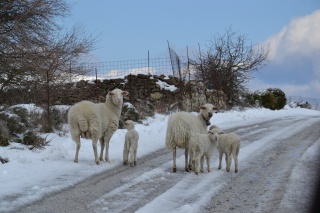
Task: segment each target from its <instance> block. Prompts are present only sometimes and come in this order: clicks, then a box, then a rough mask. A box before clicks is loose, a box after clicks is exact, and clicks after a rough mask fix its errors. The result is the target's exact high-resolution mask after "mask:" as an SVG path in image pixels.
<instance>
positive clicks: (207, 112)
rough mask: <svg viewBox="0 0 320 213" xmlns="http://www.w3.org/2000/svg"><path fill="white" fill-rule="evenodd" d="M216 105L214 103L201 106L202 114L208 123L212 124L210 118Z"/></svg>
mask: <svg viewBox="0 0 320 213" xmlns="http://www.w3.org/2000/svg"><path fill="white" fill-rule="evenodd" d="M214 108H215V107H214V106H213V105H212V104H205V105H203V106H202V107H200V114H201V115H202V117H203V118H204V119H205V120H206V122H207V125H210V124H211V123H210V118H211V117H212V115H213V110H214Z"/></svg>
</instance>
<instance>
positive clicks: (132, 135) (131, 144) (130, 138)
mask: <svg viewBox="0 0 320 213" xmlns="http://www.w3.org/2000/svg"><path fill="white" fill-rule="evenodd" d="M124 126H125V128H126V129H127V130H128V132H127V133H126V135H125V143H124V148H123V163H124V164H128V156H129V154H130V160H129V163H130V166H135V165H137V148H138V140H139V134H138V132H137V130H135V129H134V123H133V121H132V120H127V121H126V122H125V123H124Z"/></svg>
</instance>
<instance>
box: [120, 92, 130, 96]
mask: <svg viewBox="0 0 320 213" xmlns="http://www.w3.org/2000/svg"><path fill="white" fill-rule="evenodd" d="M121 94H122V95H123V96H127V95H129V92H128V91H122V93H121Z"/></svg>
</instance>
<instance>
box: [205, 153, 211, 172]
mask: <svg viewBox="0 0 320 213" xmlns="http://www.w3.org/2000/svg"><path fill="white" fill-rule="evenodd" d="M206 157H207V167H208V172H210V171H211V169H210V155H208V156H206Z"/></svg>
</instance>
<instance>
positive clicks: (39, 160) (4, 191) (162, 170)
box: [0, 104, 320, 213]
mask: <svg viewBox="0 0 320 213" xmlns="http://www.w3.org/2000/svg"><path fill="white" fill-rule="evenodd" d="M20 106H22V107H26V108H27V109H28V110H30V111H33V110H39V109H37V107H36V106H35V105H33V104H31V105H20ZM66 107H68V106H66ZM66 109H67V108H66ZM287 116H289V117H291V118H293V119H297V120H301V118H303V119H304V123H303V124H302V125H301V123H299V122H297V123H296V124H295V125H296V126H295V127H294V128H293V126H290V127H283V128H279V129H278V130H277V131H275V132H270V134H269V135H268V136H267V137H263V138H261V140H258V141H254V142H250V144H249V145H247V146H243V147H242V148H241V150H240V153H239V172H240V173H241V171H245V168H246V167H249V166H250V165H251V163H250V159H251V157H250V156H253V153H255V152H257V150H258V149H260V148H261V147H264V149H266V147H269V146H274V145H275V144H277V143H276V141H280V142H281V140H275V138H279V134H280V135H282V134H286V136H288V137H289V135H294V134H297V133H298V132H300V131H301V128H303V127H306V126H309V125H314V123H316V122H318V120H319V116H320V112H319V111H316V110H308V109H302V108H290V107H288V106H286V107H285V109H282V110H276V111H272V110H269V109H265V108H252V109H247V110H241V111H237V110H230V111H227V112H224V113H217V114H215V115H214V116H213V117H212V118H211V122H212V123H213V122H214V124H216V125H218V126H219V127H220V128H222V129H224V130H226V129H229V128H233V127H238V126H246V125H252V124H255V123H258V122H261V121H269V120H273V119H279V118H281V119H282V120H285V119H286V117H287ZM167 122H168V115H160V114H156V115H155V116H154V117H152V118H151V117H149V118H147V119H146V120H143V122H142V123H141V124H136V125H135V129H136V130H137V131H138V132H139V142H138V143H139V146H138V152H137V164H139V158H141V157H143V156H145V155H148V154H150V153H152V152H154V151H157V150H160V149H163V148H165V143H164V141H165V132H166V126H167ZM126 131H127V130H125V129H118V130H117V131H116V132H115V134H114V135H113V136H112V138H111V140H110V148H109V156H110V160H111V163H101V164H100V165H96V163H95V162H94V156H93V151H92V143H91V141H90V140H84V139H82V140H81V148H80V152H79V162H78V163H74V162H73V158H74V154H75V150H76V145H75V143H74V142H73V141H72V139H71V137H70V134H69V132H68V127H67V126H66V133H65V135H63V134H60V135H59V134H53V133H50V134H49V135H48V139H49V140H51V142H50V145H49V146H46V147H45V149H42V150H35V151H30V150H29V149H27V148H26V147H25V146H23V145H21V144H19V143H10V145H9V146H8V147H0V156H1V157H3V158H8V159H9V163H5V164H0V183H5V184H1V190H0V212H7V211H12V210H14V209H15V208H17V207H19V206H22V205H25V204H27V203H30V202H33V201H35V200H38V199H40V198H41V197H43V196H45V195H48V194H50V193H52V192H56V191H59V190H62V189H65V188H67V187H69V186H74V185H75V184H76V183H79V182H81V181H82V180H84V179H86V178H88V177H90V176H92V175H94V174H99V173H101V172H104V171H107V170H110V169H113V168H115V167H117V166H120V165H122V160H123V159H122V154H123V144H124V136H125V133H126ZM121 141H122V142H121ZM270 141H272V143H270ZM150 142H152V143H150ZM243 143H245V141H243ZM319 148H320V140H319V139H318V140H317V141H314V144H313V145H312V146H310V147H309V148H308V149H306V150H305V153H304V154H303V155H302V156H300V158H299V159H298V158H297V159H296V160H297V161H296V162H297V164H296V167H294V169H293V172H292V173H291V176H290V180H292V179H294V180H295V179H301V178H302V177H301V174H302V173H301V171H307V169H308V168H309V166H308V165H310V164H309V163H310V161H314V159H315V157H317V156H318V155H319V151H318V150H319ZM98 150H100V144H99V143H98ZM179 150H182V149H179ZM211 159H212V161H213V162H212V164H211V167H212V169H213V170H214V171H212V173H210V174H206V173H205V174H202V175H201V174H200V175H199V176H200V178H201V180H202V181H198V179H195V175H194V174H193V173H188V174H186V175H185V178H183V179H182V180H181V181H180V182H179V183H178V184H176V185H174V186H172V188H170V189H169V190H167V191H166V192H164V193H163V194H161V195H160V196H159V197H158V198H156V199H154V200H153V201H152V202H150V203H148V204H147V205H145V206H144V207H142V208H141V209H140V210H139V212H142V213H144V212H150V209H158V210H160V212H168V211H169V209H170V210H172V209H177V208H178V209H179V208H183V209H180V210H181V211H176V212H197V210H198V208H201V207H204V206H206V204H207V202H209V201H210V199H209V200H208V198H210V197H212V196H213V195H216V193H217V192H218V191H219V187H220V186H223V185H225V184H227V182H226V181H228V180H229V179H230V177H231V176H227V175H226V174H227V173H223V172H220V171H217V168H216V166H217V160H218V157H217V156H215V157H213V156H212V158H211ZM306 159H309V160H306ZM183 162H184V155H181V157H178V159H177V166H178V167H179V168H182V167H183V165H184V163H183ZM223 166H224V163H223ZM168 168H172V160H170V161H168V162H166V163H164V164H163V165H162V166H159V167H156V168H153V169H151V170H148V171H147V172H143V173H142V174H141V175H140V176H139V177H137V178H135V179H133V180H130V181H127V182H123V184H121V185H120V186H119V187H116V188H115V190H113V191H112V193H122V191H123V190H127V189H128V188H129V189H130V187H131V186H132V185H133V184H138V183H141V184H143V183H145V182H146V181H147V180H149V179H151V180H152V178H153V177H154V176H158V175H163V176H162V177H163V178H161V180H162V181H166V180H165V179H166V177H168V175H172V174H171V172H168V171H167V170H168ZM205 168H206V167H205ZM231 168H233V167H231ZM132 169H135V168H132ZM241 169H242V170H241ZM170 171H171V170H170ZM232 174H233V173H232ZM308 174H309V175H310V174H311V173H308ZM221 176H222V179H219V181H220V182H219V184H218V185H215V187H209V188H208V187H207V186H208V183H211V182H212V181H214V180H218V178H221ZM232 177H233V176H232ZM303 179H304V178H303ZM121 183H122V182H121ZM290 183H291V181H289V182H288V184H290ZM191 184H192V185H193V184H194V185H196V187H195V188H194V189H193V190H191V191H190V189H189V188H188V187H186V185H191ZM248 184H250V182H248ZM138 185H139V184H138ZM288 187H289V189H290V187H293V186H291V185H289V186H288ZM294 187H296V188H294V189H296V190H293V191H290V190H289V191H287V192H286V194H285V195H284V197H289V198H290V197H291V198H292V197H295V196H294V195H293V194H296V192H297V191H304V190H305V189H304V188H303V189H302V188H301V187H300V188H299V185H296V184H295V185H294ZM297 187H298V188H297ZM204 188H205V189H206V192H205V196H203V193H204V192H203V190H204ZM181 191H183V192H184V191H185V193H181ZM110 193H111V192H110ZM112 193H111V194H108V193H107V194H105V195H103V196H102V197H99V198H98V199H97V200H96V201H94V202H93V206H95V207H97V208H98V207H99V206H100V205H97V204H96V203H99V204H103V203H104V202H107V200H108V196H112V195H113V194H112ZM143 193H144V192H143V190H140V192H139V193H138V194H135V195H134V196H132V197H134V198H137V199H139V198H140V196H142V197H143V195H144V194H143ZM290 193H291V194H290ZM178 194H179V196H178V198H180V197H181V200H182V201H185V200H188V199H190V197H189V196H192V199H191V200H193V202H195V203H188V204H189V205H185V206H182V207H180V206H176V204H177V205H179V202H177V203H175V202H166V201H168V200H170V199H171V198H172V197H173V196H174V197H177V195H178ZM194 194H197V196H195V197H197V199H195V198H194V197H193V196H194ZM122 196H124V194H122ZM124 197H125V196H124ZM130 197H131V196H130ZM141 199H142V198H141ZM133 200H135V199H133ZM129 201H130V202H132V200H130V199H129ZM129 201H127V202H129ZM114 202H116V203H115V205H116V206H118V208H120V207H123V206H126V205H123V203H117V201H114ZM118 202H123V201H122V200H121V199H120V200H119V201H118ZM127 202H126V204H127V205H131V204H132V203H127ZM286 202H288V203H287V204H288V205H290V202H289V201H286ZM291 202H292V201H291ZM133 204H134V203H133ZM133 204H132V205H133ZM110 205H111V204H110ZM117 210H118V211H119V212H120V211H121V209H117ZM161 210H163V211H161ZM99 212H103V211H99ZM109 212H110V211H109Z"/></svg>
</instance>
